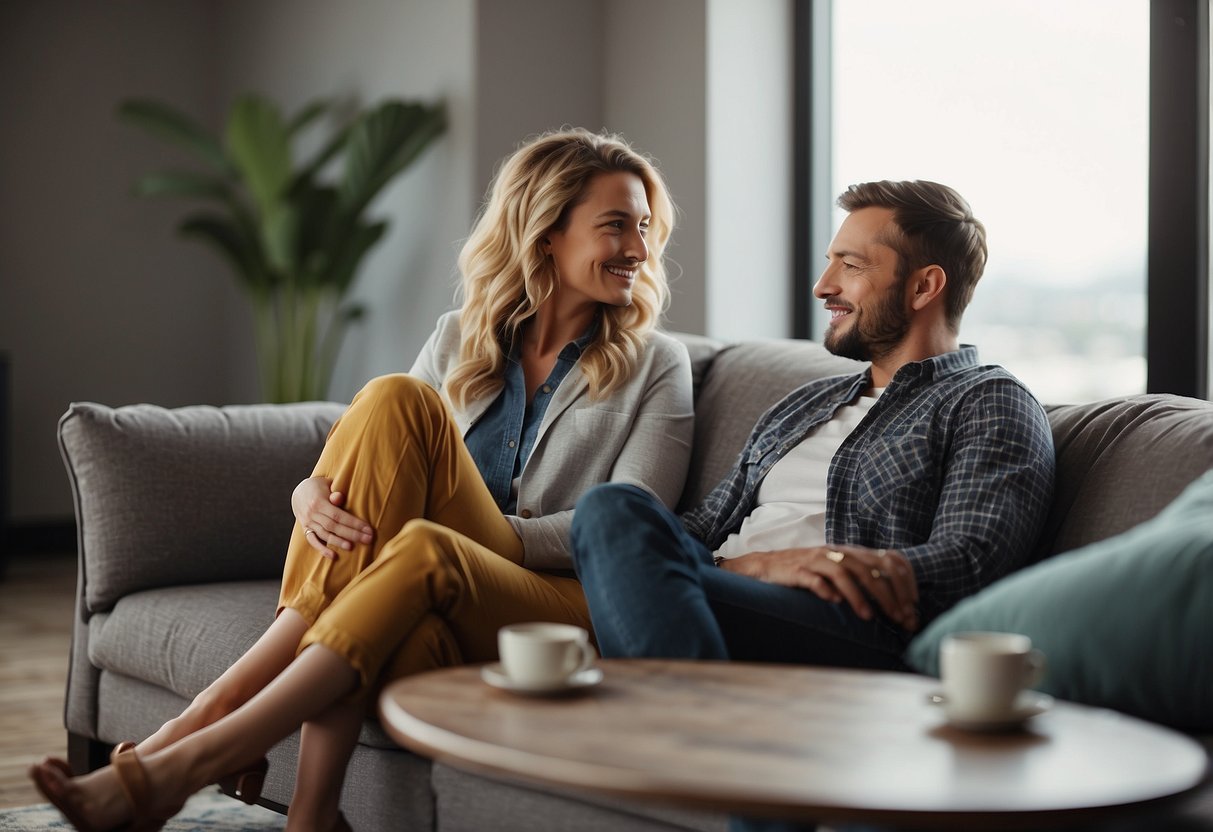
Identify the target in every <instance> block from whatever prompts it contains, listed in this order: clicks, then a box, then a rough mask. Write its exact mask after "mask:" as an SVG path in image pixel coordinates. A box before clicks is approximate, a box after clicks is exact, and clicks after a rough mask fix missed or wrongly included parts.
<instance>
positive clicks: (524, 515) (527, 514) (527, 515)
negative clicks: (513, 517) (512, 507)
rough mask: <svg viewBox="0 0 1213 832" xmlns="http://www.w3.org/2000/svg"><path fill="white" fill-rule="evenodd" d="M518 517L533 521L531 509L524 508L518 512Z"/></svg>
mask: <svg viewBox="0 0 1213 832" xmlns="http://www.w3.org/2000/svg"><path fill="white" fill-rule="evenodd" d="M518 516H519V517H521V518H522V519H523V520H530V519H531V510H530V509H529V508H524V509H523V510H522V511H520V512H518Z"/></svg>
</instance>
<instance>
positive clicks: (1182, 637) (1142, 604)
mask: <svg viewBox="0 0 1213 832" xmlns="http://www.w3.org/2000/svg"><path fill="white" fill-rule="evenodd" d="M964 630H995V631H1005V632H1016V633H1024V634H1025V635H1027V636H1029V637H1031V639H1032V641H1033V643H1034V644H1035V646H1037V647H1039V648H1040V649H1041V650H1043V651H1044V653H1045V656H1046V657H1047V660H1048V667H1047V669H1046V671H1045V676H1044V679H1043V680H1042V682H1041V684H1040V685H1039V687H1040V689H1041V690H1044V691H1046V692H1048V693H1052V694H1054V695H1056V696H1060V697H1062V698H1064V699H1072V700H1074V701H1077V702H1084V703H1087V704H1090V705H1099V706H1105V707H1110V708H1115V709H1117V710H1120V711H1124V712H1126V713H1130V714H1134V715H1136V716H1140V717H1143V718H1146V719H1150V720H1154V721H1156V722H1162V723H1165V724H1168V725H1173V726H1175V727H1178V728H1182V729H1186V730H1191V731H1213V470H1210V471H1208V472H1207V473H1205V474H1204V475H1203V476H1201V477H1200V478H1199V479H1197V480H1196V481H1195V482H1194V483H1192V484H1191V485H1190V486H1189V487H1188V488H1187V489H1185V490H1184V492H1183V493H1182V494H1181V495H1180V497H1179V498H1178V499H1177V500H1175V501H1174V502H1173V503H1172V504H1171V505H1170V506H1168V507H1167V508H1166V509H1164V510H1163V511H1162V513H1161V514H1159V515H1158V516H1156V517H1155V518H1154V519H1152V520H1150V521H1148V522H1146V523H1144V524H1142V525H1140V526H1138V527H1136V528H1134V529H1131V530H1130V531H1128V532H1124V533H1123V534H1120V535H1118V536H1116V537H1113V538H1109V539H1108V540H1104V541H1100V542H1098V543H1093V544H1091V545H1089V546H1086V547H1084V548H1082V549H1079V550H1077V551H1074V552H1070V553H1068V554H1065V555H1058V556H1056V557H1053V558H1050V559H1048V560H1046V561H1044V562H1043V563H1039V564H1037V565H1035V566H1031V567H1028V568H1027V569H1024V570H1022V571H1020V572H1017V573H1015V574H1013V575H1011V576H1009V577H1007V578H1004V579H1003V580H1001V581H999V582H997V583H995V584H993V585H992V586H990V587H987V588H986V589H985V590H983V591H982V592H980V593H978V594H977V595H975V596H973V597H971V598H969V599H966V600H965V601H962V602H961V603H960V604H958V605H957V606H955V607H954V608H953V609H951V610H950V611H948V612H947V613H944V614H943V615H942V616H940V617H939V618H937V619H936V620H935V621H934V622H933V623H932V624H931V625H930V626H929V627H927V629H926V630H925V631H924V632H922V633H921V634H920V635H918V636H917V637H916V638H915V639H914V640H913V641H912V642H911V643H910V647H909V649H908V652H907V660H908V661H909V663H910V664H911V665H912V666H913V667H915V668H916V669H918V670H921V671H923V672H925V673H930V674H932V675H937V673H938V668H939V645H940V642H941V641H942V639H943V637H944V636H945V635H947V634H948V633H953V632H959V631H964Z"/></svg>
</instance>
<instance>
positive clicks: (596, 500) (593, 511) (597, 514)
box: [573, 482, 653, 525]
mask: <svg viewBox="0 0 1213 832" xmlns="http://www.w3.org/2000/svg"><path fill="white" fill-rule="evenodd" d="M652 499H653V495H652V494H650V493H649V492H647V491H645V490H644V489H643V488H640V487H639V486H635V485H627V484H626V483H619V482H607V483H601V484H599V485H595V486H593V487H592V488H590V490H588V491H586V492H585V493H584V494H582V495H581V499H579V500H578V501H577V505H576V507H575V508H576V510H575V511H574V512H573V524H574V525H576V524H577V522H578V521H579V520H580V521H582V522H583V523H588V522H597V521H599V520H601V519H604V518H606V519H609V518H611V517H614V516H617V515H619V514H621V513H625V512H627V511H629V510H632V509H634V508H635V507H636V505H637V504H638V503H643V502H651V501H652Z"/></svg>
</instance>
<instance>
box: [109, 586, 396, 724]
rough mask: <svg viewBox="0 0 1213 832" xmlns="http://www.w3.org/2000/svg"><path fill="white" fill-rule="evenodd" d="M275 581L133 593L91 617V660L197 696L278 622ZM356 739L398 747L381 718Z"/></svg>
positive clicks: (121, 673) (187, 695)
mask: <svg viewBox="0 0 1213 832" xmlns="http://www.w3.org/2000/svg"><path fill="white" fill-rule="evenodd" d="M278 586H279V582H278V581H235V582H232V583H220V584H207V585H205V586H178V587H169V588H167V589H154V590H148V591H145V592H136V593H134V594H132V595H128V596H126V597H125V598H123V599H122V600H121V601H119V602H118V603H117V604H115V605H114V608H113V610H112V611H110V612H108V613H98V614H96V615H94V616H93V617H92V619H91V620H90V621H89V623H88V628H89V639H88V658H89V662H90V663H91V664H92V665H93V666H94V667H97V668H100V669H101V670H102V671H104V672H105V673H110V674H117V675H119V676H123V677H128V678H130V679H135V680H138V681H140V682H146V683H148V684H151V685H155V686H157V687H160V688H164V689H165V690H168V691H172V692H173V693H174V694H176V695H177V696H179V697H181V698H182V699H184V700H187V701H188V700H190V699H193V698H194V697H195V696H197V695H198V694H199V693H200V692H201V691H202V689H203V688H205V687H206V686H207V685H209V684H210V683H211V682H213V681H215V679H217V678H219V675H220V674H221V673H223V671H224V670H226V669H227V668H228V667H230V666H231V665H232V664H233V663H234V662H235V661H236V659H238V658H240V657H241V656H242V655H244V653H245V652H247V651H248V649H249V648H250V647H252V646H253V644H254V643H255V642H256V641H257V639H258V638H260V637H261V634H262V633H264V632H265V629H266V628H267V627H269V625H270V624H271V623H272V622H273V620H274V609H275V607H276V606H277V603H278ZM358 741H359V742H360V743H362V744H363V745H369V746H372V747H374V748H396V747H398V746H397V745H396V743H395V742H393V741H392V739H391V738H390V737H388V735H387V733H386V732H385V731H384V730H383V728H382V727H381V726H380V725H379V723H378V722H377V721H376V720H367V721H366V722H365V723H364V724H363V728H362V734H361V735H360V737H359V740H358Z"/></svg>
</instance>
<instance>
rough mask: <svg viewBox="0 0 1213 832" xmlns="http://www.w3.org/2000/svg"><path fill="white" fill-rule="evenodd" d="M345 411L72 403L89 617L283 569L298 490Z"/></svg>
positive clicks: (74, 476)
mask: <svg viewBox="0 0 1213 832" xmlns="http://www.w3.org/2000/svg"><path fill="white" fill-rule="evenodd" d="M344 408H345V406H344V405H341V404H336V403H332V402H308V403H303V404H292V405H234V406H229V407H207V406H195V407H182V408H176V409H166V408H162V407H156V406H153V405H147V404H139V405H130V406H126V407H119V408H110V407H105V406H103V405H99V404H93V403H88V402H77V403H73V404H72V405H71V406H70V407H69V409H68V411H67V413H66V414H64V416H63V418H62V419H61V420H60V421H59V448H60V452H61V453H62V456H63V461H64V464H65V465H66V467H67V474H68V479H69V480H70V482H71V487H72V495H73V500H74V503H75V510H76V525H77V539H78V546H79V554H80V561H81V575H80V579H81V582H82V589H83V592H82V594H81V598H82V606H83V609H81V610H80V611H79V613H80V615H81V617H82V618H87V617H88V615H89V614H90V613H91V612H96V611H100V610H108V609H110V608H111V607H112V606H113V605H114V603H115V602H117V600H118V599H120V598H121V597H122V596H124V595H127V594H129V593H132V592H138V591H140V590H144V589H152V588H156V587H164V586H175V585H178V584H191V583H208V582H213V581H231V580H246V579H248V580H251V579H265V578H276V577H278V576H279V575H281V572H282V564H283V561H284V559H285V554H286V544H287V540H288V538H289V535H290V530H291V523H292V522H293V518H292V516H291V510H290V494H291V490H292V489H293V488H294V486H295V484H296V483H298V482H299V480H301V479H303V478H304V477H306V476H308V474H309V473H310V472H311V470H312V467H313V465H314V464H315V461H316V458H317V457H318V456H319V455H320V451H321V449H322V447H323V445H324V440H325V437H326V436H327V434H328V430H329V428H330V427H331V425H332V423H333V422H334V421H335V420H336V418H337V417H338V416H340V415H341V413H342V412H343V410H344Z"/></svg>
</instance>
